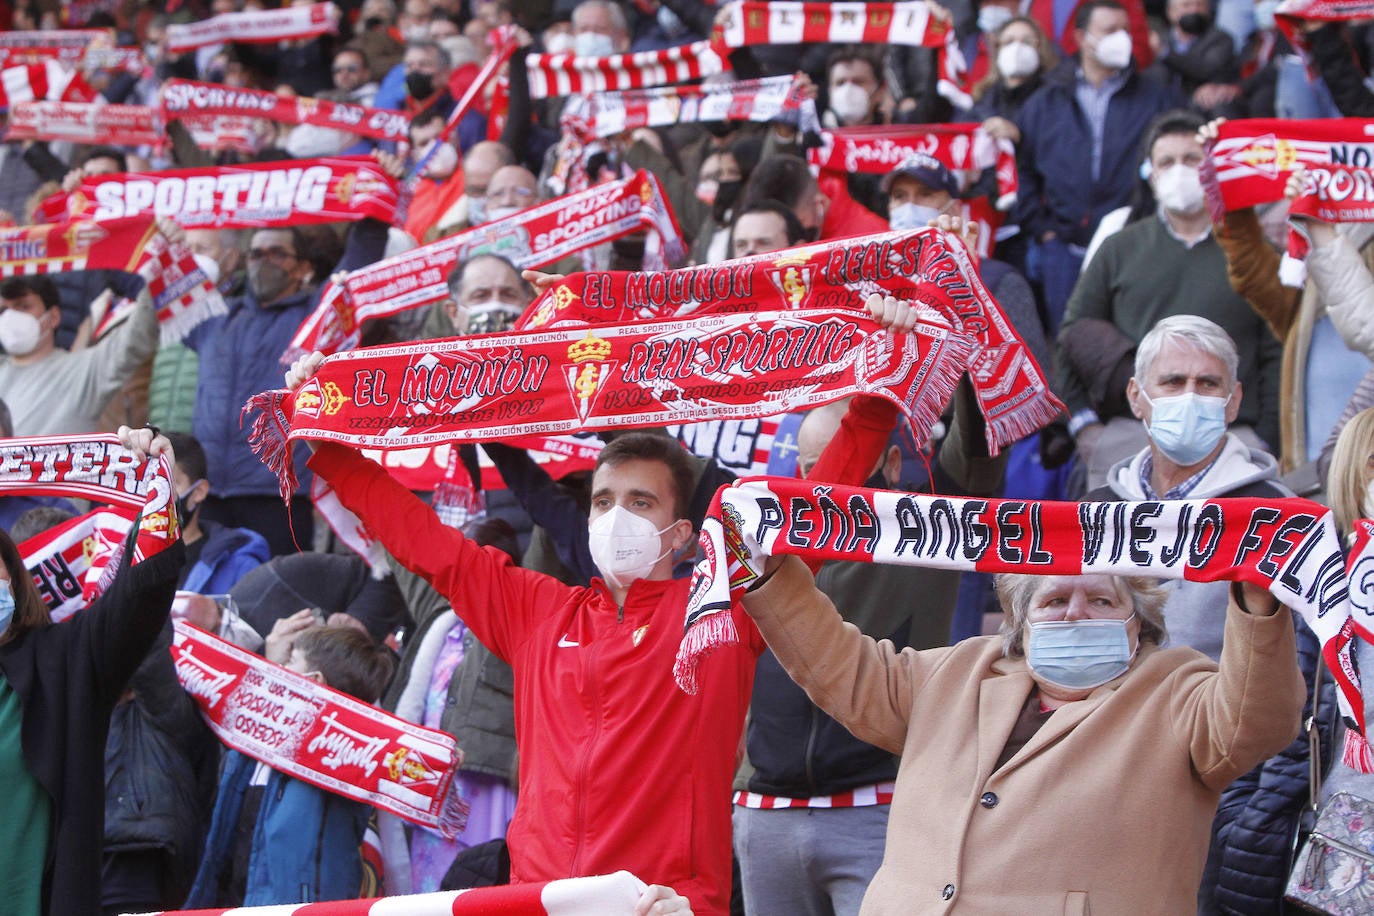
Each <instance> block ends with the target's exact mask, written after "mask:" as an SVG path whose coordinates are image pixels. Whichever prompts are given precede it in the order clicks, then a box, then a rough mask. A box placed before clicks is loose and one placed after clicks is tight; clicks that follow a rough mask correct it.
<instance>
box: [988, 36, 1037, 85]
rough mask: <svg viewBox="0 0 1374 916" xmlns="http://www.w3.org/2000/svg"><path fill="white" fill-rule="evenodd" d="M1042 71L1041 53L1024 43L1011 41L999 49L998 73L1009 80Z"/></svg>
mask: <svg viewBox="0 0 1374 916" xmlns="http://www.w3.org/2000/svg"><path fill="white" fill-rule="evenodd" d="M1039 69H1040V52H1038V51H1036V50H1035V48H1033V47H1031V46H1030V45H1028V44H1026V43H1025V42H1024V41H1009V42H1007V43H1006V44H1004V45H1002V47H1000V48H998V49H997V72H998V73H1001V74H1002V75H1003V76H1005V77H1008V78H1009V79H1020V78H1021V77H1023V76H1030V75H1031V74H1032V73H1034V72H1035V71H1037V70H1039Z"/></svg>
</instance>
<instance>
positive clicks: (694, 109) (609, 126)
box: [560, 76, 820, 142]
mask: <svg viewBox="0 0 1374 916" xmlns="http://www.w3.org/2000/svg"><path fill="white" fill-rule="evenodd" d="M725 120H732V121H777V120H788V121H790V122H791V123H793V124H794V125H796V126H797V127H798V129H800V130H802V131H807V132H813V133H814V132H819V131H820V121H819V120H818V119H817V117H816V103H815V101H814V100H812V99H805V98H802V96H801V94H800V93H799V92H797V88H796V80H795V79H794V78H793V77H790V76H770V77H767V78H765V79H757V80H738V81H736V82H731V83H714V84H712V85H709V86H663V87H659V88H657V89H631V90H627V91H625V92H595V93H584V94H582V95H577V96H573V97H572V98H570V99H568V101H567V102H566V103H565V104H564V106H563V114H562V116H561V119H560V123H561V124H562V126H563V128H564V130H565V131H573V132H575V133H576V134H577V135H578V136H580V137H581V138H582V139H583V141H584V142H590V141H592V140H595V139H598V138H602V137H611V136H614V135H616V134H620V133H624V132H625V131H627V130H634V129H635V128H638V127H664V126H667V125H669V124H688V123H695V122H698V121H725Z"/></svg>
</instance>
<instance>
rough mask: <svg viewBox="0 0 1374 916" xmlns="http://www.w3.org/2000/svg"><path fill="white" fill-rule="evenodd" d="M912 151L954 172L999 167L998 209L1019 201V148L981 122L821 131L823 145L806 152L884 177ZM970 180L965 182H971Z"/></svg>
mask: <svg viewBox="0 0 1374 916" xmlns="http://www.w3.org/2000/svg"><path fill="white" fill-rule="evenodd" d="M912 153H925V154H927V155H929V156H932V157H933V158H935V159H937V160H939V161H940V163H941V164H943V165H944V166H945V167H946V168H948V169H949V170H950V171H951V172H956V173H959V172H963V173H973V174H972V175H971V176H970V177H971V178H976V177H977V173H979V172H982V171H983V170H984V169H989V168H992V169H996V170H997V209H999V210H1007V209H1010V208H1011V206H1012V204H1014V203H1015V202H1016V191H1017V177H1016V148H1015V147H1014V146H1012V144H1011V141H1010V140H997V139H994V138H993V137H991V136H990V135H989V134H988V132H987V131H985V130H983V128H982V125H979V124H907V125H902V124H893V125H865V126H859V127H839V128H835V129H834V130H827V131H822V133H821V145H820V146H819V147H817V148H814V149H811V150H808V151H807V159H808V160H810V162H811V164H812V165H814V166H817V167H819V168H821V169H825V170H828V171H831V172H839V173H845V174H850V175H856V174H862V175H886V174H888V173H889V172H891V171H892V170H893V169H895V168H897V166H899V165H901V164H902V162H903V161H904V160H905V159H906V158H907V157H908V156H910V155H911V154H912ZM968 183H969V182H968V181H965V182H963V185H965V186H966V185H967V184H968Z"/></svg>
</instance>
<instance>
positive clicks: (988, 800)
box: [978, 792, 998, 808]
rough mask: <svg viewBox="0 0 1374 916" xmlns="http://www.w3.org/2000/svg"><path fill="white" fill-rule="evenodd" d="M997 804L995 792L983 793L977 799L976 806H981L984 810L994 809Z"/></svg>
mask: <svg viewBox="0 0 1374 916" xmlns="http://www.w3.org/2000/svg"><path fill="white" fill-rule="evenodd" d="M997 802H998V798H997V793H996V792H984V793H983V795H982V797H981V798H979V799H978V804H980V805H982V806H983V807H984V808H996V807H997Z"/></svg>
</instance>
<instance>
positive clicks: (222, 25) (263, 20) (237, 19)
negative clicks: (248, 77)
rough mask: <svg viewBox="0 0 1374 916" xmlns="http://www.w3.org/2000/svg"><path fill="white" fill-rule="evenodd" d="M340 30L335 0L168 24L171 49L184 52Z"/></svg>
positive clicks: (168, 49)
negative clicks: (218, 45)
mask: <svg viewBox="0 0 1374 916" xmlns="http://www.w3.org/2000/svg"><path fill="white" fill-rule="evenodd" d="M338 30H339V8H338V7H336V6H335V5H334V4H332V3H312V4H311V5H309V6H284V7H282V8H280V9H270V10H245V11H244V12H242V13H221V14H220V15H218V16H212V17H211V18H209V19H202V20H201V21H199V22H191V23H187V24H185V25H181V24H176V25H169V26H167V51H168V53H171V54H180V53H181V52H183V51H193V50H195V49H196V48H201V47H204V46H205V45H213V44H225V43H228V42H231V41H232V42H242V43H244V44H270V43H273V42H278V41H292V40H295V39H301V38H314V37H316V36H318V35H324V34H333V33H335V32H337V31H338Z"/></svg>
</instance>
